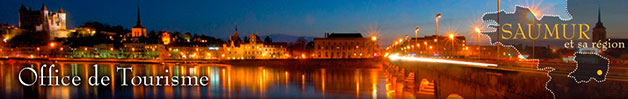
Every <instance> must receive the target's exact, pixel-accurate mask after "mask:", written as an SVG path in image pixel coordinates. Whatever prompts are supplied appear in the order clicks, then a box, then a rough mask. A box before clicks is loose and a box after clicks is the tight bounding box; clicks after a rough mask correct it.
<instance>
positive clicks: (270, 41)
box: [264, 36, 273, 44]
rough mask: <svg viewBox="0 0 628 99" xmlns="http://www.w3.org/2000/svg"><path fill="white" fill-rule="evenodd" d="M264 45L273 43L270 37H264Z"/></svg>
mask: <svg viewBox="0 0 628 99" xmlns="http://www.w3.org/2000/svg"><path fill="white" fill-rule="evenodd" d="M264 43H266V44H268V43H273V40H272V39H271V38H270V36H266V38H264Z"/></svg>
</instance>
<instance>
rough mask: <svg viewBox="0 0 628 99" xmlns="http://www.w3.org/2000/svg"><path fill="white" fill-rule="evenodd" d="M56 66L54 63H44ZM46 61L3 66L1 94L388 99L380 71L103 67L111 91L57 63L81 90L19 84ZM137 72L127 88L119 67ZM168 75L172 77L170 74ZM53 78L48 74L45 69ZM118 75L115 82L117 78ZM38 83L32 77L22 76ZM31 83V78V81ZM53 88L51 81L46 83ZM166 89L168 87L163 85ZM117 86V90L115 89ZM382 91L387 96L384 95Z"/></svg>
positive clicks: (80, 67) (84, 70) (85, 68)
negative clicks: (151, 81)
mask: <svg viewBox="0 0 628 99" xmlns="http://www.w3.org/2000/svg"><path fill="white" fill-rule="evenodd" d="M43 63H46V64H50V63H48V62H43ZM43 63H42V62H40V61H24V60H2V61H0V66H2V68H0V75H1V76H0V79H4V81H0V84H1V86H0V88H1V89H2V90H0V92H1V93H0V94H1V95H2V97H4V98H44V97H48V98H50V97H52V98H95V97H96V98H212V97H223V98H224V97H231V98H247V97H249V98H250V97H262V98H273V97H284V98H285V97H288V98H290V97H293V98H297V97H308V98H323V97H332V98H374V97H377V98H384V97H385V96H386V92H384V91H383V90H385V84H384V80H383V79H384V78H383V76H381V75H382V73H381V69H380V68H307V69H303V68H283V67H272V66H270V67H268V66H256V65H249V66H230V65H224V64H174V63H166V64H137V63H98V65H99V68H98V70H97V72H98V76H100V77H102V76H109V77H111V78H112V83H111V85H109V86H102V85H101V86H98V87H91V86H89V84H88V77H89V76H92V75H93V74H94V72H96V71H94V69H93V65H94V63H88V62H59V63H54V64H55V65H56V67H55V68H56V69H59V73H53V75H57V76H60V77H62V76H65V75H70V76H71V77H73V76H79V77H81V80H82V81H81V84H80V85H79V86H76V87H75V86H72V85H70V86H58V87H47V86H43V87H42V86H39V84H40V83H39V82H37V83H36V84H35V85H34V86H32V87H27V86H23V85H21V84H20V82H19V81H18V73H19V70H20V69H22V68H23V67H26V66H32V67H33V68H35V70H37V71H38V73H41V72H39V68H40V66H41V65H43ZM117 66H119V67H133V70H132V72H131V71H128V72H127V73H129V72H131V73H130V74H127V75H128V76H127V78H126V79H127V83H128V84H129V85H130V86H120V85H121V81H122V79H121V75H122V73H121V71H119V72H116V67H117ZM166 70H168V71H169V72H165V71H166ZM44 73H46V75H47V73H48V72H47V69H44ZM111 75H113V76H111ZM151 75H155V76H169V77H173V76H178V75H183V76H186V75H189V76H198V77H199V78H200V77H201V76H207V77H209V81H208V85H207V86H200V85H199V86H195V87H189V86H176V87H173V86H143V85H140V86H132V85H131V82H130V81H131V80H130V79H131V77H133V76H151ZM22 77H24V78H26V79H29V80H30V79H33V76H32V75H24V74H23V75H22ZM29 77H30V78H29ZM44 81H46V82H47V80H44ZM162 84H165V83H164V82H162ZM112 85H113V86H112ZM378 90H382V91H378Z"/></svg>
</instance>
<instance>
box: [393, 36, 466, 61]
mask: <svg viewBox="0 0 628 99" xmlns="http://www.w3.org/2000/svg"><path fill="white" fill-rule="evenodd" d="M396 48H397V49H396V50H400V51H401V52H405V53H408V54H415V55H427V56H463V54H464V53H463V52H462V50H465V49H466V48H467V47H466V40H465V37H464V36H454V35H453V34H451V35H448V36H438V35H432V36H425V37H419V38H411V39H410V40H408V41H406V42H404V43H402V44H400V45H396Z"/></svg>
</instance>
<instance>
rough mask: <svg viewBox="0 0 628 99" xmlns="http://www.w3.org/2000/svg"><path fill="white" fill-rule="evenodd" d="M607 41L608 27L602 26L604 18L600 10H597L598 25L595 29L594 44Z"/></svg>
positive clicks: (593, 34) (596, 24)
mask: <svg viewBox="0 0 628 99" xmlns="http://www.w3.org/2000/svg"><path fill="white" fill-rule="evenodd" d="M605 39H606V27H604V24H602V16H601V14H600V8H598V9H597V23H595V26H594V27H593V33H592V39H591V41H592V42H597V41H600V40H601V41H604V40H605Z"/></svg>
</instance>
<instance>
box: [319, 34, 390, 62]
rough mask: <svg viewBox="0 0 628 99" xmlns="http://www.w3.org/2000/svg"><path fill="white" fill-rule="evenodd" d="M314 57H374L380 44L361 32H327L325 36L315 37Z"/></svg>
mask: <svg viewBox="0 0 628 99" xmlns="http://www.w3.org/2000/svg"><path fill="white" fill-rule="evenodd" d="M314 47H315V48H314V54H315V55H314V58H331V59H340V58H373V57H375V56H377V51H378V50H379V45H377V44H376V43H375V40H373V39H372V37H368V38H365V37H362V34H360V33H331V34H329V33H326V34H325V38H314Z"/></svg>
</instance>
